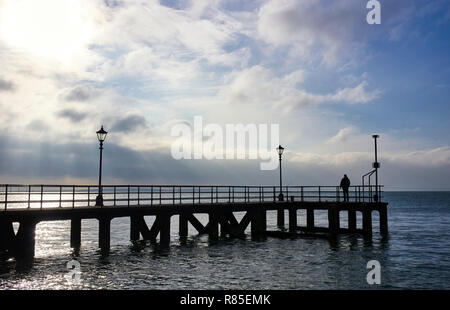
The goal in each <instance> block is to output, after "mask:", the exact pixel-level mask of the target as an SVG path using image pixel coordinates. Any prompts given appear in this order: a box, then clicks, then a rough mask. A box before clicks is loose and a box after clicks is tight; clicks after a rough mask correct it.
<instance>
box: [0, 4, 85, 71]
mask: <svg viewBox="0 0 450 310" xmlns="http://www.w3.org/2000/svg"><path fill="white" fill-rule="evenodd" d="M83 7H84V5H83V2H82V1H77V0H39V1H35V0H5V1H2V4H1V5H0V35H1V39H2V40H3V41H5V43H6V44H8V45H9V46H10V47H12V48H17V49H20V50H23V51H24V52H28V53H31V54H33V55H34V56H37V57H40V58H43V59H47V60H55V61H59V62H62V63H67V62H69V61H70V60H71V59H72V58H73V57H74V55H76V54H77V53H78V52H80V51H81V50H82V49H83V47H85V46H86V44H87V42H88V39H89V37H90V35H91V34H92V31H91V30H92V27H91V26H90V23H89V19H88V18H87V16H86V15H85V13H86V12H85V10H83Z"/></svg>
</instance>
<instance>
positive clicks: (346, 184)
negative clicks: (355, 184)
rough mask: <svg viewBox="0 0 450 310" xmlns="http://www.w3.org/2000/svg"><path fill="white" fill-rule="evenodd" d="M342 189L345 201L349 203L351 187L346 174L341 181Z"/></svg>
mask: <svg viewBox="0 0 450 310" xmlns="http://www.w3.org/2000/svg"><path fill="white" fill-rule="evenodd" d="M340 187H341V188H342V191H343V192H344V201H347V202H348V188H349V187H350V179H349V178H348V177H347V175H346V174H344V177H343V178H342V180H341V184H340Z"/></svg>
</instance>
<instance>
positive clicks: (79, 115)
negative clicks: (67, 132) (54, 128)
mask: <svg viewBox="0 0 450 310" xmlns="http://www.w3.org/2000/svg"><path fill="white" fill-rule="evenodd" d="M58 115H59V116H61V117H65V118H68V119H70V120H71V121H72V122H79V121H82V120H84V119H85V118H86V117H87V115H88V114H87V113H84V112H79V111H75V110H71V109H64V110H62V111H60V112H59V113H58Z"/></svg>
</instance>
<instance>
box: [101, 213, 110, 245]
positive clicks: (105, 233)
mask: <svg viewBox="0 0 450 310" xmlns="http://www.w3.org/2000/svg"><path fill="white" fill-rule="evenodd" d="M98 224H99V225H98V245H99V247H100V249H101V250H102V251H109V248H110V245H111V218H110V217H107V216H104V217H101V218H99V219H98Z"/></svg>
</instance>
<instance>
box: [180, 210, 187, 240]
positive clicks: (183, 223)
mask: <svg viewBox="0 0 450 310" xmlns="http://www.w3.org/2000/svg"><path fill="white" fill-rule="evenodd" d="M178 229H179V232H178V235H179V236H180V238H186V237H187V236H188V217H187V215H186V214H185V213H180V216H179V225H178Z"/></svg>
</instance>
